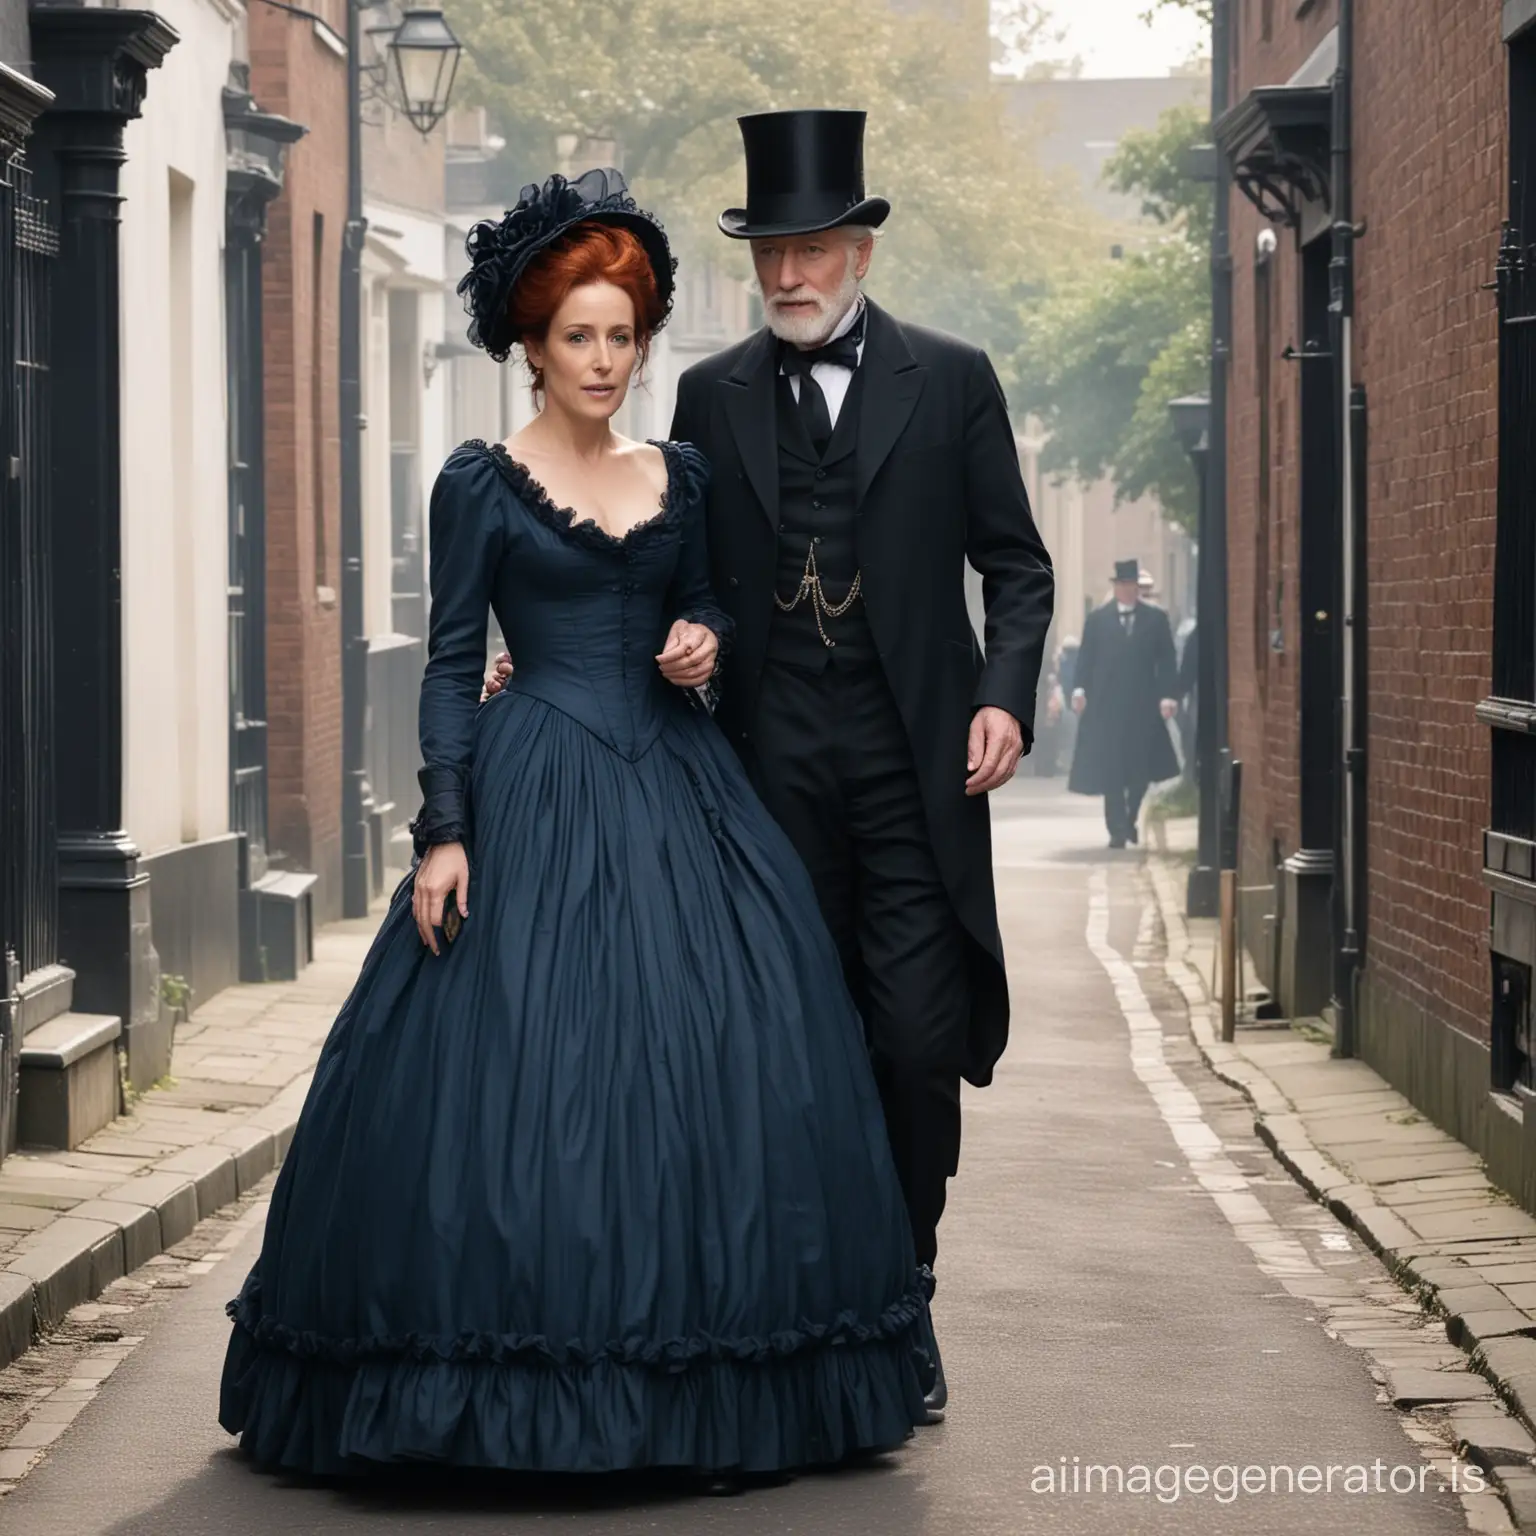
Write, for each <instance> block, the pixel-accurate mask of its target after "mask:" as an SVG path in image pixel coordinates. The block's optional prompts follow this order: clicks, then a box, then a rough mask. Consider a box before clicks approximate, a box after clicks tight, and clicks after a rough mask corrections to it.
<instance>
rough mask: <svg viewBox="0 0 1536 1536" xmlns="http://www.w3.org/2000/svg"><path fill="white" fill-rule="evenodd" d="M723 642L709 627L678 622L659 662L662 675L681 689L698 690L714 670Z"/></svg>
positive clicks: (685, 620)
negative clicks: (721, 642)
mask: <svg viewBox="0 0 1536 1536" xmlns="http://www.w3.org/2000/svg"><path fill="white" fill-rule="evenodd" d="M719 651H720V641H719V640H718V638H716V635H715V632H714V630H712V629H711V628H710V627H709V626H708V625H707V624H690V623H689V622H688V620H687V619H679V620H678V621H677V623H675V624H674V625H673V626H672V630H671V633H670V634H668V636H667V645H666V649H665V650H664V651H662V653H661V655H659V656H658V657H657V658H656V664H657V666H659V667H660V668H661V675H662V676H663V677H664V678H666V680H667V681H668V682H669V683H676V684H677V686H678V687H679V688H697V687H699V686H700V685H701V684H704V683H707V682H708V681H709V676H710V673H712V672H713V671H714V670H715V657H716V656H717V655H718V654H719Z"/></svg>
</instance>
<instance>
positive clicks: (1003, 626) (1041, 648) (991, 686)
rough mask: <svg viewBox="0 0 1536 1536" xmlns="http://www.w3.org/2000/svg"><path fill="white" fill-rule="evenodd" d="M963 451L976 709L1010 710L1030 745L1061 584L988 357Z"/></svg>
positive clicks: (970, 404) (971, 388) (976, 371)
mask: <svg viewBox="0 0 1536 1536" xmlns="http://www.w3.org/2000/svg"><path fill="white" fill-rule="evenodd" d="M965 446H966V461H965V499H966V553H967V556H968V557H969V559H970V562H971V564H972V566H974V567H975V569H976V570H977V571H979V572H980V573H981V591H982V601H983V603H984V604H985V607H986V615H987V617H986V665H985V668H984V669H983V671H982V675H981V683H980V685H979V686H978V688H977V690H976V696H975V699H974V704H975V707H976V708H978V709H982V708H985V707H987V706H989V705H990V706H995V707H997V708H999V709H1005V710H1007V711H1008V713H1009V714H1010V715H1012V716H1013V717H1014V718H1015V719H1016V720H1017V721H1018V722H1019V723H1020V725H1021V727H1022V728H1023V731H1024V739H1025V742H1026V743H1028V742H1029V741H1030V740H1031V739H1032V737H1033V731H1032V729H1031V722H1032V721H1033V720H1034V718H1035V691H1036V689H1037V687H1038V685H1039V682H1040V668H1041V665H1042V663H1043V661H1044V659H1045V639H1046V633H1047V631H1048V630H1049V629H1050V627H1051V611H1052V608H1053V605H1054V603H1055V593H1056V578H1055V574H1054V573H1053V571H1052V570H1051V557H1050V555H1049V554H1048V553H1047V552H1046V548H1045V544H1044V542H1043V541H1042V540H1041V538H1040V533H1039V530H1038V529H1037V528H1036V527H1035V519H1034V516H1033V514H1032V513H1031V511H1030V508H1029V494H1028V492H1027V491H1026V490H1025V489H1024V477H1023V475H1022V474H1021V472H1020V469H1019V452H1018V446H1017V444H1016V443H1015V442H1014V438H1013V426H1012V423H1011V422H1010V421H1009V419H1008V406H1007V402H1006V401H1005V400H1004V398H1003V390H1002V386H1001V385H1000V384H999V383H998V381H997V374H996V373H995V372H994V371H993V368H992V364H991V362H990V361H989V360H988V358H987V355H986V354H985V353H984V352H978V353H977V354H976V359H975V362H974V363H973V365H972V369H971V377H970V380H969V384H968V388H967V393H966V433H965Z"/></svg>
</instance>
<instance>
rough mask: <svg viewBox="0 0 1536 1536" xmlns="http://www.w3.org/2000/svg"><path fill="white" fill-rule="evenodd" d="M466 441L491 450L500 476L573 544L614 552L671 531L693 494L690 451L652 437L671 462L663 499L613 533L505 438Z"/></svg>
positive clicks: (491, 455) (490, 452) (486, 451)
mask: <svg viewBox="0 0 1536 1536" xmlns="http://www.w3.org/2000/svg"><path fill="white" fill-rule="evenodd" d="M465 446H466V447H469V448H478V449H480V450H482V451H483V452H485V453H487V454H489V456H490V459H491V462H492V463H493V464H495V466H496V468H497V469H498V470H499V471H500V473H501V476H502V478H503V479H504V480H505V481H506V482H507V484H508V485H510V486H511V487H512V490H513V493H514V494H515V495H516V496H517V498H518V500H519V501H520V502H521V503H522V504H523V506H524V507H526V508H527V509H528V511H529V512H531V513H532V514H533V515H534V516H535V517H536V518H538V520H539V521H540V522H541V523H543V524H544V525H545V526H546V527H548V528H552V529H553V530H554V531H555V532H556V533H558V534H559V535H560V536H561V537H562V538H568V539H570V541H571V542H572V543H573V544H580V545H581V546H583V547H584V548H586V549H594V550H599V551H603V552H606V553H609V554H611V553H613V552H614V551H616V550H625V549H631V548H633V547H634V546H636V545H639V544H644V543H647V542H649V541H650V540H652V539H655V538H658V537H660V536H662V535H665V534H668V533H670V532H671V531H672V530H673V529H674V528H676V527H677V526H678V524H679V523H681V521H682V518H683V513H684V511H685V510H686V508H687V506H688V504H689V502H690V501H691V500H692V494H693V480H692V478H691V477H690V476H689V475H687V474H685V473H684V466H685V464H686V455H685V454H684V452H683V449H682V446H681V445H680V444H678V443H664V442H656V441H654V440H652V442H651V446H652V447H653V448H659V449H660V450H661V456H662V458H663V459H664V460H665V461H666V466H667V484H666V488H665V489H664V490H663V491H662V493H661V504H660V506H659V507H658V508H657V510H656V513H655V515H654V516H653V517H648V518H646V519H644V521H642V522H638V523H636V524H635V525H634V527H633V528H630V529H628V530H627V531H626V532H625V533H623V534H620V535H615V534H611V533H609V532H608V531H607V530H606V529H605V528H603V527H601V526H600V525H599V524H598V523H597V522H595V521H594V520H593V519H592V518H590V517H583V518H578V517H577V514H576V509H575V508H574V507H562V506H560V505H559V504H558V503H557V502H556V501H555V499H554V497H552V496H551V495H550V494H549V492H548V491H546V490H545V489H544V487H543V486H542V485H541V484H540V483H539V482H538V480H536V479H535V478H534V476H533V472H532V471H531V470H530V469H529V468H528V466H527V465H526V464H521V463H519V462H518V461H517V460H516V459H514V458H513V457H512V455H511V454H510V453H508V452H507V447H506V444H505V443H487V442H486V441H485V440H484V439H482V438H475V439H473V440H472V441H471V442H469V443H467V444H465Z"/></svg>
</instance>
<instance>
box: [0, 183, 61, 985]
mask: <svg viewBox="0 0 1536 1536" xmlns="http://www.w3.org/2000/svg"><path fill="white" fill-rule="evenodd" d="M58 248H59V240H58V231H57V229H56V228H55V226H54V224H53V223H52V221H51V219H50V216H49V210H48V208H47V206H46V205H45V204H44V203H42V202H41V201H39V200H38V199H37V198H35V197H34V196H33V195H32V191H31V178H30V175H29V173H28V171H27V168H26V164H25V161H24V159H23V157H22V155H21V154H20V153H17V154H15V155H13V156H12V157H11V158H10V160H9V162H8V163H6V164H5V166H4V176H3V179H0V370H4V371H8V373H9V377H8V379H6V381H5V382H6V385H7V387H6V388H5V389H4V390H3V392H0V394H3V398H0V453H3V455H4V457H3V459H0V508H3V512H4V515H3V517H0V949H9V950H13V951H14V952H15V954H16V957H17V960H18V961H19V963H20V969H21V974H22V975H23V976H25V975H26V974H27V973H28V972H30V971H34V970H36V969H38V967H40V966H44V965H48V964H50V963H51V962H52V961H53V960H54V958H55V943H56V932H57V925H58V878H57V851H56V841H57V839H56V829H55V820H54V797H53V774H54V764H53V593H52V589H51V579H50V578H51V575H52V570H53V562H52V558H51V553H50V538H51V531H50V525H51V521H52V519H51V518H50V516H49V480H50V455H49V449H48V443H49V430H50V427H49V421H50V399H49V396H50V388H49V368H48V361H49V345H48V306H49V287H50V279H51V273H52V268H53V264H54V260H55V258H56V256H57V254H58ZM0 376H3V375H0Z"/></svg>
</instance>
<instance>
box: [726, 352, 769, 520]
mask: <svg viewBox="0 0 1536 1536" xmlns="http://www.w3.org/2000/svg"><path fill="white" fill-rule="evenodd" d="M777 364H778V351H777V348H776V346H775V343H774V339H773V333H772V332H771V331H769V330H768V329H767V327H766V326H765V327H764V328H763V329H762V330H760V331H759V332H758V333H757V335H756V336H754V337H753V338H752V345H751V346H750V347H748V348H747V350H746V352H745V353H744V354H743V355H742V359H741V362H740V363H739V364H738V365H737V367H736V369H735V370H734V371H733V372H732V373H731V374H730V375H729V376H728V377H726V378H725V379H723V380H721V383H720V388H721V389H722V390H723V391H724V393H725V416H726V420H727V421H728V422H729V423H730V427H731V435H732V436H733V437H734V438H735V439H736V451H737V452H738V453H739V454H740V455H741V462H742V464H743V465H745V467H746V471H747V478H748V479H749V480H750V481H751V482H752V489H753V490H754V491H756V492H757V499H758V502H759V503H760V504H761V506H762V510H763V515H764V516H765V517H766V518H767V519H768V521H769V523H770V524H771V525H772V526H773V527H774V528H777V527H778V525H779V447H778V412H777V409H776V407H775V403H774V379H775V377H776V376H777V374H778V366H777Z"/></svg>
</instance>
